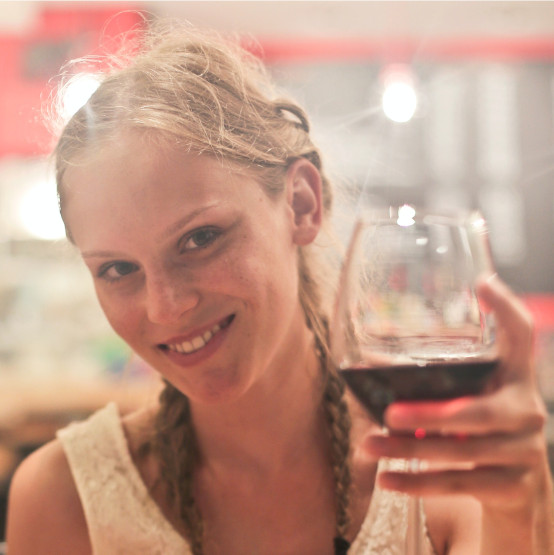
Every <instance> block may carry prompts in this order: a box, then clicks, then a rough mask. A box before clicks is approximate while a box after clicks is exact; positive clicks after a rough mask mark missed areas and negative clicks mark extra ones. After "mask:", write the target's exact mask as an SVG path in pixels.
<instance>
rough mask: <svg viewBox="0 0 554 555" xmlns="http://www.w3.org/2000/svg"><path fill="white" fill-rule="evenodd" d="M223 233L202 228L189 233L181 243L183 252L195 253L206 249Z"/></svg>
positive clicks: (213, 229) (212, 228)
mask: <svg viewBox="0 0 554 555" xmlns="http://www.w3.org/2000/svg"><path fill="white" fill-rule="evenodd" d="M220 235H221V231H220V230H218V229H216V228H214V227H202V228H199V229H196V230H194V231H193V232H191V233H189V234H188V235H186V236H185V237H183V239H182V240H181V241H180V247H181V251H182V252H185V251H193V250H196V249H202V248H206V247H208V246H209V245H211V244H212V243H213V242H214V241H215V240H216V239H217V238H218V237H219V236H220Z"/></svg>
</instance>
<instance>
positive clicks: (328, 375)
mask: <svg viewBox="0 0 554 555" xmlns="http://www.w3.org/2000/svg"><path fill="white" fill-rule="evenodd" d="M306 258H307V253H306V252H304V251H300V256H299V266H300V268H299V274H300V276H301V285H300V287H301V291H302V293H303V294H302V295H301V301H302V305H303V308H304V313H305V314H306V321H307V323H308V326H309V327H310V328H311V329H312V331H313V332H314V338H315V345H316V349H317V351H318V355H319V358H320V362H321V371H322V376H323V396H322V408H323V410H324V413H325V416H326V420H327V424H328V431H329V436H330V440H331V441H330V446H331V462H332V465H333V476H334V479H335V500H336V518H337V520H336V534H337V538H345V537H346V535H347V532H348V527H349V524H350V513H349V505H350V486H351V482H352V477H351V472H350V461H349V454H350V429H351V419H350V412H349V410H348V405H347V403H346V400H345V398H344V391H345V386H344V383H343V382H342V380H341V379H340V378H339V376H338V375H337V372H336V369H335V367H334V365H333V363H332V361H331V357H330V353H329V327H328V323H327V319H326V317H325V316H324V315H323V311H322V308H321V297H320V291H319V287H318V284H317V283H316V282H315V281H314V280H313V278H312V276H311V273H310V271H309V264H308V263H307V261H306Z"/></svg>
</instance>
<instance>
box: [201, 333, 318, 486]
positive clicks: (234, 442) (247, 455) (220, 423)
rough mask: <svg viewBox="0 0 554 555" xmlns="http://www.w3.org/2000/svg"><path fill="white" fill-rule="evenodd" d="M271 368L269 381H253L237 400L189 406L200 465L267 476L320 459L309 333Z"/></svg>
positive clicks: (315, 372)
mask: <svg viewBox="0 0 554 555" xmlns="http://www.w3.org/2000/svg"><path fill="white" fill-rule="evenodd" d="M277 364H278V368H273V369H272V370H271V371H270V372H269V374H270V375H271V376H272V379H269V380H260V381H258V382H256V383H255V384H253V385H252V386H251V387H250V388H249V390H248V391H247V392H246V393H245V394H244V395H242V396H241V397H240V399H238V400H235V401H232V402H230V403H224V404H219V405H215V406H214V405H209V406H207V405H196V404H191V411H192V418H193V422H194V428H195V432H196V435H197V440H198V447H199V453H200V460H201V461H202V464H208V465H209V466H210V467H211V468H212V469H216V470H217V469H218V468H221V469H225V471H229V470H240V471H241V472H246V473H252V472H259V473H260V474H264V475H266V476H267V474H268V473H271V472H278V471H279V470H280V469H282V468H283V467H289V468H290V465H291V464H296V463H297V462H298V461H299V460H305V461H306V460H310V461H313V460H314V457H315V458H318V459H319V460H321V455H322V452H326V451H327V449H328V436H327V430H326V426H325V421H324V417H323V414H322V410H321V388H322V384H321V370H320V361H319V359H318V357H317V355H316V353H315V352H314V349H313V338H312V336H311V334H309V339H308V340H306V341H304V343H303V344H302V345H301V346H300V348H299V349H298V350H296V351H295V353H294V356H293V357H288V360H287V361H286V362H284V361H281V362H280V363H277ZM307 455H311V457H310V456H308V457H307Z"/></svg>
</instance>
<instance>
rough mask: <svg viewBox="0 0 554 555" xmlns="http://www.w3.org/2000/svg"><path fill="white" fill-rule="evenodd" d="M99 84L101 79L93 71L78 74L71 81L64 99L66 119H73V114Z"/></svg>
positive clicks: (64, 116) (63, 109) (63, 115)
mask: <svg viewBox="0 0 554 555" xmlns="http://www.w3.org/2000/svg"><path fill="white" fill-rule="evenodd" d="M98 85H100V81H99V79H98V77H97V76H96V75H94V74H92V73H82V74H80V75H76V76H75V77H73V78H72V79H71V81H69V83H68V84H67V85H66V88H65V90H64V92H63V99H62V111H63V114H62V117H63V119H64V121H68V120H69V119H71V117H72V116H73V114H75V112H77V110H79V108H81V107H82V106H83V105H84V104H85V103H86V102H87V100H88V99H89V98H90V97H91V96H92V94H93V93H94V91H95V90H96V89H97V88H98Z"/></svg>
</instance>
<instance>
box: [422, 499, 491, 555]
mask: <svg viewBox="0 0 554 555" xmlns="http://www.w3.org/2000/svg"><path fill="white" fill-rule="evenodd" d="M424 507H425V514H426V518H427V527H428V530H429V535H430V537H431V542H432V543H433V546H434V548H435V550H436V552H437V553H438V554H439V555H441V554H443V553H444V554H446V553H448V554H449V555H473V554H474V553H479V549H480V543H481V505H480V504H479V502H478V501H477V500H476V499H474V498H473V497H470V496H466V495H451V496H437V497H428V498H426V499H425V500H424Z"/></svg>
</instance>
